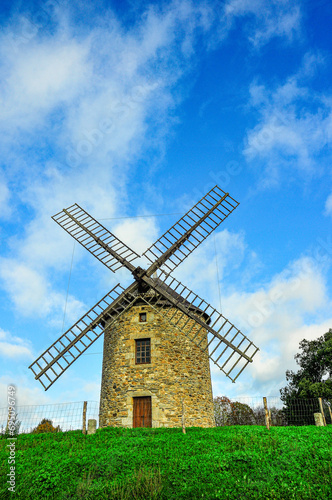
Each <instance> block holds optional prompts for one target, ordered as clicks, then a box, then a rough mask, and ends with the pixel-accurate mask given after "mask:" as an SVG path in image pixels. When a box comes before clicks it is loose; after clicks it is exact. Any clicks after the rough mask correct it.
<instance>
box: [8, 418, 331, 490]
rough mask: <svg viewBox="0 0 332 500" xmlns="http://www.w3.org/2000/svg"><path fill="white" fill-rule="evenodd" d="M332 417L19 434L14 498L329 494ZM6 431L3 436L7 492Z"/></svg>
mask: <svg viewBox="0 0 332 500" xmlns="http://www.w3.org/2000/svg"><path fill="white" fill-rule="evenodd" d="M331 438H332V426H327V427H324V428H317V427H315V426H311V427H272V428H271V430H270V431H267V429H266V428H265V427H263V426H232V427H230V426H224V427H217V428H211V429H202V428H188V429H187V433H186V434H183V433H182V430H181V429H119V428H106V429H100V430H98V431H97V433H96V434H94V435H90V436H84V435H83V434H82V433H81V432H80V431H71V432H65V433H42V434H26V435H19V436H18V438H17V441H16V445H15V447H16V463H15V467H16V471H15V472H16V489H15V498H16V499H17V500H29V499H34V500H38V499H43V500H48V499H56V500H64V499H66V500H67V499H86V500H88V499H91V500H92V499H96V500H97V499H98V500H103V499H105V500H106V499H114V500H125V499H127V500H150V499H160V500H164V499H165V500H166V499H167V500H185V499H188V500H189V499H190V500H196V499H200V500H202V499H215V500H218V499H219V500H224V499H229V500H232V499H236V500H238V499H246V500H247V499H248V500H250V499H255V500H259V499H265V500H266V499H270V500H272V499H280V500H281V499H283V500H291V499H296V500H302V499H303V500H309V499H315V500H316V499H317V498H319V499H324V500H328V499H332V490H331V483H332V470H331V461H332V447H331ZM7 442H8V441H7V439H5V438H0V460H1V461H0V464H1V468H0V478H1V479H0V498H1V499H12V498H13V496H12V495H13V493H11V492H9V491H8V489H7V487H8V485H7V484H6V474H7V473H8V464H7V459H8V449H7V447H6V446H7Z"/></svg>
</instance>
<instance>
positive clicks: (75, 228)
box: [52, 203, 140, 272]
mask: <svg viewBox="0 0 332 500" xmlns="http://www.w3.org/2000/svg"><path fill="white" fill-rule="evenodd" d="M52 219H53V220H54V221H55V222H56V223H57V224H59V226H61V227H62V228H63V229H64V230H65V231H67V233H68V234H70V236H72V237H73V238H75V240H76V241H78V242H79V243H80V244H81V245H82V246H83V247H84V248H86V249H87V250H88V251H89V252H90V253H91V254H92V255H94V256H95V257H96V258H97V259H98V260H99V261H100V262H102V263H103V264H104V265H105V266H106V267H107V268H108V269H110V270H111V271H112V272H115V271H117V270H118V269H119V268H120V267H126V268H127V269H129V270H130V271H133V270H134V269H135V266H133V264H131V262H132V261H133V260H135V259H137V258H139V257H140V255H139V254H138V253H136V252H135V251H134V250H132V249H131V248H130V247H128V246H127V245H126V244H125V243H123V242H122V241H121V240H120V239H119V238H117V237H116V236H115V235H114V234H113V233H111V232H110V231H109V230H108V229H106V227H104V226H103V225H102V224H100V223H99V222H98V221H97V220H96V219H94V218H93V217H92V216H91V215H90V214H88V212H86V211H85V210H84V209H83V208H82V207H80V206H79V205H77V203H75V204H74V205H71V206H70V207H68V208H64V209H63V210H61V212H59V213H57V214H55V215H53V216H52Z"/></svg>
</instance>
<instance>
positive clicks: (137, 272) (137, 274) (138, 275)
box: [132, 266, 146, 282]
mask: <svg viewBox="0 0 332 500" xmlns="http://www.w3.org/2000/svg"><path fill="white" fill-rule="evenodd" d="M132 273H133V275H134V278H135V280H136V281H138V282H141V281H142V279H143V277H144V276H145V275H146V270H145V269H143V268H142V267H140V266H138V267H136V268H135V269H134V270H133V271H132Z"/></svg>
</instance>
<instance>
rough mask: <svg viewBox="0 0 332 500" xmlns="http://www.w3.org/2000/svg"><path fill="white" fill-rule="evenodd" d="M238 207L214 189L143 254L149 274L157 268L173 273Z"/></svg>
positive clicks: (236, 202)
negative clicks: (148, 264)
mask: <svg viewBox="0 0 332 500" xmlns="http://www.w3.org/2000/svg"><path fill="white" fill-rule="evenodd" d="M238 205H239V202H238V201H236V200H235V199H234V198H232V197H231V196H230V195H229V193H226V192H225V191H223V190H222V189H220V188H219V187H218V186H214V187H213V188H212V189H211V190H210V191H209V192H208V193H207V194H206V195H205V196H204V197H203V198H202V199H201V200H199V201H198V202H197V203H196V205H194V206H193V207H192V208H191V209H190V210H189V211H188V212H187V213H186V214H185V215H184V216H183V217H181V219H179V220H178V221H177V222H176V223H175V224H174V225H173V226H172V227H171V228H170V229H168V231H166V233H164V234H163V235H162V236H161V237H160V238H159V239H158V240H157V241H156V242H155V243H153V245H151V246H150V247H149V248H148V249H147V250H146V251H145V252H144V253H143V256H144V257H146V258H147V259H148V260H149V261H150V262H151V263H152V264H151V266H150V267H149V268H148V270H147V275H148V276H151V275H152V274H153V273H154V272H155V271H156V270H158V269H160V270H161V271H162V272H163V273H165V274H169V273H170V272H172V271H174V269H175V268H176V267H177V266H178V265H179V264H181V262H183V261H184V260H185V259H186V258H187V257H188V255H190V254H191V253H192V252H193V251H194V250H195V248H197V247H198V246H199V245H200V244H201V243H202V242H203V241H204V240H205V239H206V238H207V237H208V236H209V235H210V234H211V233H212V232H213V231H214V230H215V229H216V228H217V227H218V226H219V225H220V224H221V223H222V222H223V221H224V220H225V219H226V218H227V217H228V216H229V215H230V214H231V213H232V212H233V211H234V210H235V209H236V208H237V207H238ZM161 266H164V267H165V268H166V270H165V269H163V268H162V267H161Z"/></svg>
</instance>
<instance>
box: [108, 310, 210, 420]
mask: <svg viewBox="0 0 332 500" xmlns="http://www.w3.org/2000/svg"><path fill="white" fill-rule="evenodd" d="M140 312H146V313H147V321H146V322H142V323H140V322H139V313H140ZM174 312H175V310H174V309H173V308H171V309H169V310H168V312H166V315H167V314H170V313H174ZM192 326H193V331H195V330H196V331H197V330H198V328H199V325H197V323H195V322H193V321H192V320H190V321H189V322H188V324H187V326H186V327H187V328H191V327H192ZM104 335H105V337H104V356H103V372H102V384H101V394H100V415H99V425H100V427H104V426H116V427H132V426H133V398H134V397H138V396H151V401H152V427H179V426H181V419H182V400H183V403H184V408H185V422H186V426H200V427H211V426H214V425H215V420H214V413H213V400H212V388H211V375H210V366H209V358H208V356H207V354H206V353H203V352H202V350H201V349H200V348H199V347H197V346H195V344H194V343H193V342H192V341H191V340H189V339H188V338H187V337H186V336H185V335H184V334H183V333H181V332H180V331H179V330H177V328H175V327H174V326H171V325H170V324H169V323H168V322H167V321H166V320H165V311H164V312H163V314H158V313H157V312H156V310H155V309H154V308H152V307H151V306H150V305H147V304H146V305H136V306H133V307H132V308H131V309H130V310H128V311H127V312H125V313H123V314H122V316H121V317H120V319H119V320H118V321H117V323H116V324H115V326H114V325H113V326H112V327H111V328H109V329H106V331H105V334H104ZM202 335H203V342H202V344H203V345H206V342H207V340H206V332H204V334H202ZM140 338H141V339H143V338H150V339H151V364H138V365H136V364H135V339H140ZM200 338H202V337H200Z"/></svg>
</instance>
